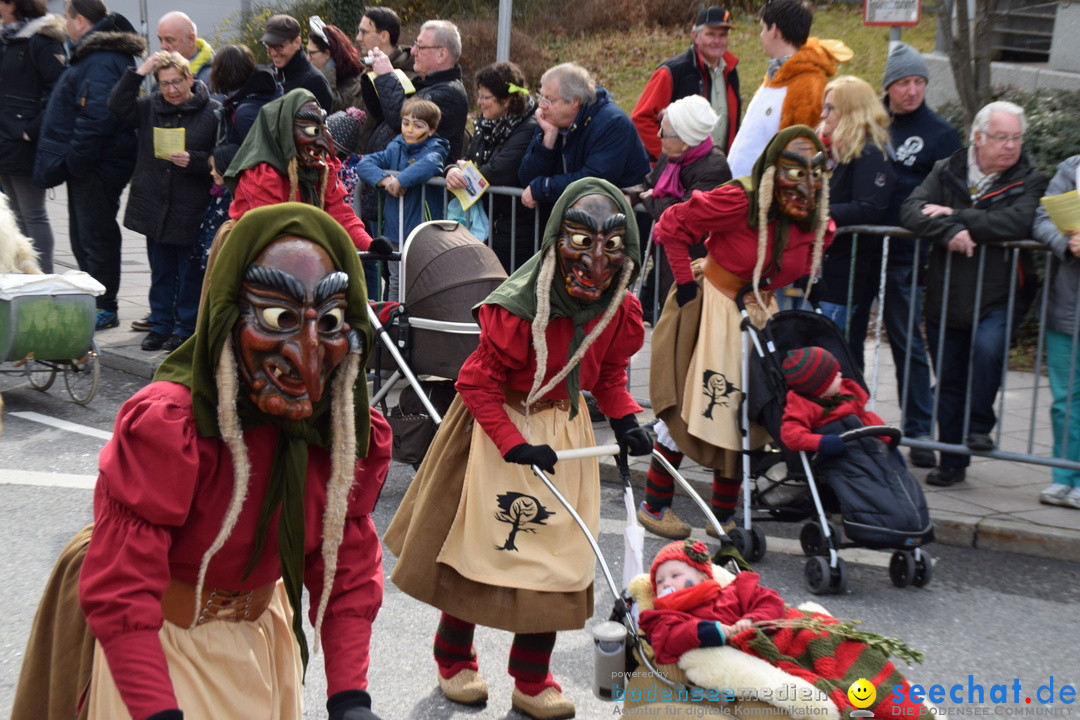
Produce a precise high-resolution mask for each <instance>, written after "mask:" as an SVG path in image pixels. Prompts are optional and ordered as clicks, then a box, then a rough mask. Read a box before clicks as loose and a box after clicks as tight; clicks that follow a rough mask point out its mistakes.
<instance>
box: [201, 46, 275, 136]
mask: <svg viewBox="0 0 1080 720" xmlns="http://www.w3.org/2000/svg"><path fill="white" fill-rule="evenodd" d="M282 94H283V91H282V89H281V86H280V85H278V83H277V80H275V79H274V69H273V68H268V67H266V66H263V65H260V66H259V67H257V68H255V72H253V73H251V75H250V76H248V79H247V80H246V81H244V86H243V87H241V88H240V89H239V90H237V91H236V92H233V93H230V94H229V95H228V96H227V97H226V98H225V99H224V100H223V101H222V102H221V112H220V114H221V115H222V116H223V117H222V122H221V126H220V128H219V130H220V134H219V136H218V142H217V144H218V145H236V146H239V145H240V143H242V142H244V138H246V137H247V134H248V130H250V129H251V126H252V125H254V124H255V118H257V117H258V116H259V110H261V109H262V106H263V105H265V104H266V103H268V102H270V101H271V100H274V99H275V98H279V97H281V96H282Z"/></svg>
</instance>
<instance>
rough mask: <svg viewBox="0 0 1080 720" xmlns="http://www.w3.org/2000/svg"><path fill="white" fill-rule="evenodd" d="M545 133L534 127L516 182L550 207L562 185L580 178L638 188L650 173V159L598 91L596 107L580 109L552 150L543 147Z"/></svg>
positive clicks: (621, 115) (605, 95)
mask: <svg viewBox="0 0 1080 720" xmlns="http://www.w3.org/2000/svg"><path fill="white" fill-rule="evenodd" d="M543 140H544V131H543V130H542V129H541V128H540V127H537V128H536V133H535V134H534V135H533V139H532V142H531V143H530V144H529V149H528V150H526V151H525V157H524V158H522V160H521V167H520V168H519V169H518V180H520V181H521V184H522V186H526V185H528V186H529V187H530V188H531V189H532V196H533V199H534V200H536V201H537V202H541V203H547V204H551V203H554V202H555V201H556V200H558V199H559V196H560V195H562V192H563V190H565V189H566V186H567V185H569V184H570V183H572V182H573V181H575V180H577V179H579V178H583V177H598V178H603V179H604V180H607V181H608V182H610V183H612V184H614V185H615V186H617V187H620V188H622V187H629V186H631V185H637V184H638V183H640V182H642V181H643V180H644V179H645V176H646V175H647V174H648V173H649V156H648V153H646V151H645V146H644V145H642V144H641V138H640V137H638V133H637V129H636V128H635V127H634V124H633V123H632V122H631V121H630V117H629V116H628V115H627V114H626V113H624V112H623V111H622V110H621V109H620V108H619V106H618V105H616V104H615V102H614V101H613V100H612V99H611V95H610V94H609V93H608V91H607V90H605V89H604V88H602V87H598V88H596V102H594V103H592V104H590V105H585V106H584V107H582V108H581V110H579V111H578V115H577V117H576V118H575V119H574V122H573V123H571V124H570V127H569V128H567V129H566V132H565V133H560V134H559V137H558V139H557V140H556V141H555V147H554V148H551V149H548V148H546V147H544V143H543Z"/></svg>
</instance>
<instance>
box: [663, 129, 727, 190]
mask: <svg viewBox="0 0 1080 720" xmlns="http://www.w3.org/2000/svg"><path fill="white" fill-rule="evenodd" d="M712 149H713V139H712V135H709V136H708V137H706V138H705V140H703V141H702V142H700V143H698V144H697V145H695V146H694V147H692V148H690V149H689V150H687V151H686V152H684V153H683V154H682V155H680V156H679V157H677V158H672V157H669V158H668V159H667V165H666V166H665V167H664V172H662V173H660V179H659V180H657V181H656V185H654V186H653V191H652V196H653V197H674V198H679V199H680V200H681V199H682V196H683V193H684V192H685V191H684V190H683V186H682V181H681V180H680V179H679V173H681V172H682V169H683V167H685V166H686V165H689V164H690V163H692V162H694V161H695V160H697V159H698V158H700V157H702V156H704V155H707V154H708V153H709V151H710V150H712Z"/></svg>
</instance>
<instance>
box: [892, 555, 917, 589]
mask: <svg viewBox="0 0 1080 720" xmlns="http://www.w3.org/2000/svg"><path fill="white" fill-rule="evenodd" d="M914 577H915V558H914V557H913V556H912V554H911V553H909V552H905V551H903V550H897V551H896V552H894V553H893V554H892V557H891V558H889V578H890V579H891V580H892V583H893V585H895V586H896V587H907V586H908V585H909V584H911V580H912V578H914Z"/></svg>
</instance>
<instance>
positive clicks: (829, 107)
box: [821, 103, 836, 116]
mask: <svg viewBox="0 0 1080 720" xmlns="http://www.w3.org/2000/svg"><path fill="white" fill-rule="evenodd" d="M835 109H836V106H835V105H830V104H829V103H825V104H824V105H822V106H821V114H822V115H823V116H827V115H830V114H831V113H832V111H833V110H835Z"/></svg>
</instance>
